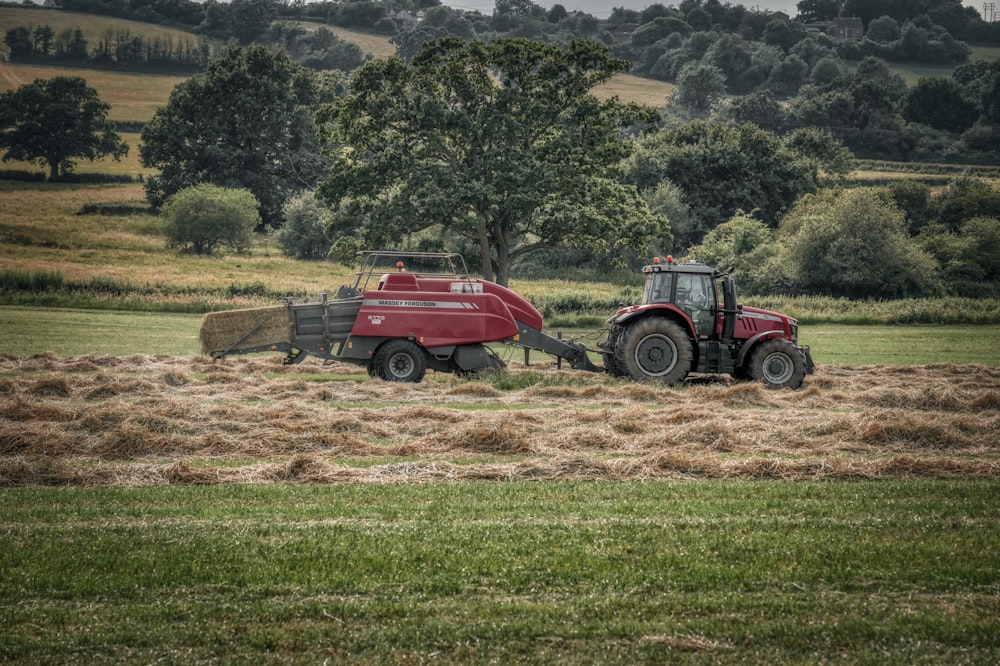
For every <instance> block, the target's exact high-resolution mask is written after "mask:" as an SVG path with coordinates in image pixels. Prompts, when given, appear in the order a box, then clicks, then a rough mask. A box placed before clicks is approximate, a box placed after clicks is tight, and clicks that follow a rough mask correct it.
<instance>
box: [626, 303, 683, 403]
mask: <svg viewBox="0 0 1000 666" xmlns="http://www.w3.org/2000/svg"><path fill="white" fill-rule="evenodd" d="M693 357H694V353H693V351H692V349H691V339H690V338H689V337H688V335H687V333H685V332H684V329H682V328H681V327H680V326H678V325H677V324H676V323H674V322H672V321H670V320H669V319H664V318H662V317H654V318H651V319H643V320H642V321H639V322H636V323H635V324H633V325H632V326H629V327H628V328H627V329H625V332H624V333H622V335H621V337H620V338H619V341H618V344H617V345H616V347H615V365H616V366H617V367H618V368H619V369H621V370H624V371H625V372H627V373H628V374H629V376H630V377H632V378H633V379H638V380H640V381H643V380H647V379H655V380H657V381H660V382H663V383H664V384H666V385H668V386H673V385H674V384H676V383H677V382H679V381H682V380H683V379H684V378H685V377H687V376H688V373H689V372H691V363H692V359H693Z"/></svg>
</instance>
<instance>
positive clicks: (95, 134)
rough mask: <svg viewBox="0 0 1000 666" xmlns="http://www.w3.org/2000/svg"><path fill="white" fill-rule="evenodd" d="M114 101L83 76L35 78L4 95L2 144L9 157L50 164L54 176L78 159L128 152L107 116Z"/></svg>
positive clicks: (0, 110) (118, 156)
mask: <svg viewBox="0 0 1000 666" xmlns="http://www.w3.org/2000/svg"><path fill="white" fill-rule="evenodd" d="M110 109H111V105H109V104H107V103H106V102H102V101H101V100H100V98H99V97H98V96H97V91H96V90H94V89H93V88H91V87H90V86H88V85H87V82H86V81H85V80H84V79H83V78H81V77H79V76H56V77H53V78H51V79H48V80H44V79H36V80H35V81H34V82H33V83H28V84H25V85H23V86H21V87H20V88H18V89H17V90H9V91H7V92H5V93H3V94H0V149H4V150H6V151H7V152H6V154H5V155H4V157H3V159H4V161H8V160H23V161H26V162H37V163H40V164H48V166H49V179H50V180H57V179H58V178H59V177H60V176H61V175H64V174H66V173H68V172H70V171H72V170H73V165H74V161H73V158H83V159H87V160H96V159H99V158H101V157H104V156H106V155H110V156H111V157H113V158H114V159H116V160H118V159H121V158H122V157H124V156H125V155H127V154H128V144H127V143H125V142H124V141H122V138H121V137H120V136H119V135H118V133H117V132H116V131H115V126H114V123H112V122H111V121H109V120H108V111H109V110H110Z"/></svg>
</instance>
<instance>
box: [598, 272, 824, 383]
mask: <svg viewBox="0 0 1000 666" xmlns="http://www.w3.org/2000/svg"><path fill="white" fill-rule="evenodd" d="M642 272H643V274H644V275H645V278H646V279H645V284H644V287H643V293H642V301H641V302H640V303H638V304H636V305H631V306H628V307H622V308H620V309H619V310H618V312H616V313H615V315H614V316H613V317H611V319H609V320H608V325H609V331H608V337H607V340H606V341H605V342H604V343H603V344H602V345H601V353H602V356H603V358H604V366H605V369H606V370H607V371H608V372H609V373H610V374H612V375H616V376H620V377H631V378H633V379H637V380H650V379H652V380H658V381H661V382H664V383H666V384H675V383H677V382H679V381H682V380H683V379H684V378H686V377H687V376H688V374H689V373H692V372H694V373H707V374H713V373H714V374H720V373H728V374H730V375H732V376H733V377H735V378H737V379H749V380H755V381H760V382H762V383H764V384H765V385H766V386H767V387H769V388H773V389H778V388H792V389H796V388H799V387H800V386H801V385H802V381H803V378H804V376H805V375H807V374H811V373H812V372H813V370H814V364H813V361H812V356H811V355H810V353H809V348H808V347H804V346H801V345H799V344H798V328H799V325H798V321H796V320H795V319H793V318H792V317H789V316H787V315H784V314H781V313H778V312H770V311H768V310H762V309H759V308H752V307H745V306H743V305H741V304H739V303H737V300H736V283H735V281H734V280H733V277H732V271H731V270H730V271H726V272H720V271H718V270H716V269H714V268H712V267H711V266H707V265H705V264H700V263H695V262H688V263H675V262H674V260H673V257H667V258H666V261H660V260H659V258H657V259H654V262H653V264H651V265H648V266H645V267H643V269H642Z"/></svg>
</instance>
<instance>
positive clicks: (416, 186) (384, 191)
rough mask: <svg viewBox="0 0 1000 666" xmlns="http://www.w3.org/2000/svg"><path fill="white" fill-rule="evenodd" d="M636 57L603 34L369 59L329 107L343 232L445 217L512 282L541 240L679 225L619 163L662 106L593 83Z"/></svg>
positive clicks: (458, 44) (417, 224) (488, 268)
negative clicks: (607, 95) (598, 89)
mask: <svg viewBox="0 0 1000 666" xmlns="http://www.w3.org/2000/svg"><path fill="white" fill-rule="evenodd" d="M626 67H627V63H625V62H624V61H622V60H617V59H615V58H612V57H611V56H610V55H609V52H608V49H607V48H606V47H604V46H603V45H600V44H597V43H596V42H591V41H586V40H578V41H574V42H572V43H571V44H570V45H569V46H568V47H567V48H566V49H561V48H558V47H555V46H551V45H546V44H542V43H540V42H534V41H529V40H525V39H519V38H501V39H497V40H495V41H493V42H490V43H483V42H476V41H474V42H464V41H461V40H459V39H456V38H446V39H442V40H438V41H433V42H430V43H428V44H426V45H425V46H424V47H423V48H422V49H421V50H420V51H419V52H418V53H417V54H416V55H415V56H414V57H413V59H412V61H411V62H410V64H407V63H405V62H404V61H403V60H401V59H399V58H391V59H389V60H384V61H374V62H371V63H368V64H366V65H365V66H364V67H362V68H361V69H359V70H357V71H356V72H355V74H354V76H353V78H352V88H351V91H352V92H351V94H349V95H348V96H346V97H344V98H342V99H340V100H338V101H336V102H334V103H333V104H332V105H330V106H329V107H327V108H325V109H324V110H322V111H321V112H320V114H319V118H320V122H321V128H322V130H323V136H324V141H325V145H326V148H327V149H328V151H329V153H330V156H331V157H332V159H333V166H332V168H331V170H330V173H329V176H328V177H327V178H326V180H325V181H324V182H323V183H322V185H321V188H320V191H321V194H322V196H323V197H324V198H325V200H326V201H327V202H328V203H329V204H330V205H331V208H333V209H334V210H335V212H336V219H337V220H338V221H337V222H336V223H335V224H334V225H332V227H331V230H330V234H331V236H332V237H334V238H335V240H336V241H339V246H340V247H342V248H344V247H346V248H348V249H349V248H350V247H351V242H350V240H351V239H354V240H355V242H356V243H359V244H363V245H366V246H371V247H377V246H380V245H384V244H388V243H396V242H399V241H401V240H402V239H404V238H407V237H411V236H412V235H413V234H417V233H419V232H421V231H423V230H426V229H429V228H432V227H434V228H438V229H440V230H442V232H443V233H442V235H443V236H444V237H450V238H452V239H454V240H455V242H458V241H463V242H465V243H468V244H471V245H472V246H473V247H474V248H475V250H476V252H477V254H478V259H479V263H480V265H481V270H482V272H483V275H484V277H486V278H487V279H495V280H496V281H497V282H499V283H501V284H506V282H507V281H508V279H509V276H510V268H511V265H512V263H513V262H514V261H515V260H516V259H518V258H519V257H522V256H524V255H526V254H528V253H530V252H532V251H535V250H538V249H543V248H561V247H578V248H589V249H592V250H596V251H602V252H610V251H612V250H615V249H619V248H621V249H624V248H634V249H637V250H640V251H641V250H644V249H645V246H646V245H647V244H648V243H649V242H651V240H653V239H654V238H656V237H658V236H660V235H661V234H663V233H669V232H668V230H666V225H665V220H662V219H658V218H657V217H656V216H654V215H653V214H652V213H650V211H649V208H648V207H647V205H646V203H645V201H643V199H642V198H641V197H640V196H639V195H638V193H637V192H636V190H635V188H633V187H629V186H625V185H622V184H620V182H619V181H618V180H617V179H616V176H617V175H618V172H617V165H618V164H619V163H620V162H621V160H622V159H623V158H624V157H625V156H627V155H628V153H629V152H630V150H631V147H632V142H631V141H628V140H623V138H622V133H623V131H625V130H627V129H628V128H631V127H633V126H635V125H637V124H648V125H652V124H654V123H655V122H656V120H657V119H658V114H657V113H656V112H655V111H653V110H651V109H644V108H642V107H639V106H636V105H632V104H623V103H620V102H619V101H618V100H617V99H611V100H608V101H599V100H597V99H596V98H595V97H594V96H593V95H591V94H590V90H591V89H592V88H593V87H594V86H596V85H597V84H599V83H602V82H604V81H607V80H608V79H609V78H610V77H611V76H612V75H613V74H615V73H616V72H621V71H625V69H626ZM345 240H346V242H345ZM335 247H336V245H335Z"/></svg>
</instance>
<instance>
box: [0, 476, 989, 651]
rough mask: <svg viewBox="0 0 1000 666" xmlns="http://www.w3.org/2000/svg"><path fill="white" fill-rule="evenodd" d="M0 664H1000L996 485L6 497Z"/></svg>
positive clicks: (94, 492)
mask: <svg viewBox="0 0 1000 666" xmlns="http://www.w3.org/2000/svg"><path fill="white" fill-rule="evenodd" d="M0 492H2V498H3V507H4V509H3V510H2V514H0V516H2V517H0V523H2V524H0V546H2V547H0V563H2V566H0V572H2V573H0V603H2V612H3V616H4V631H3V632H2V633H0V657H2V658H3V659H4V660H5V661H8V662H19V663H27V662H31V663H37V662H40V661H41V662H66V661H76V660H82V661H106V660H128V661H142V662H152V661H156V660H166V661H184V662H188V663H194V662H202V661H228V662H233V661H239V662H255V663H256V662H265V663H267V662H278V661H282V662H286V661H293V662H311V663H315V662H319V661H324V660H327V659H329V660H332V661H345V660H348V659H350V660H353V661H358V662H361V663H385V662H421V661H427V660H434V661H439V662H442V663H469V662H487V661H490V662H497V661H499V662H506V663H510V662H545V663H553V662H555V663H593V662H595V661H599V662H604V663H664V662H678V663H704V662H709V661H710V662H713V663H736V662H746V661H749V662H752V663H763V662H768V661H771V662H774V661H777V662H780V663H817V662H822V661H835V662H842V663H843V662H850V663H942V662H948V663H991V662H995V661H996V660H997V658H998V657H1000V631H997V629H998V628H1000V626H998V620H997V618H998V617H1000V614H998V611H1000V608H998V585H1000V577H998V570H997V568H996V562H997V556H998V553H1000V551H998V549H1000V524H998V516H997V513H996V511H995V507H996V506H997V503H998V502H1000V485H998V484H996V483H995V482H932V481H925V482H916V483H912V482H885V483H780V482H745V481H739V482H701V483H684V482H681V483H670V482H666V483H665V482H651V483H605V482H548V483H531V482H527V483H511V484H495V483H457V484H452V483H439V484H430V485H420V484H416V485H394V486H377V485H365V486H333V487H331V486H295V485H278V486H266V487H250V486H239V485H236V486H224V487H212V488H200V487H197V486H195V487H186V488H176V487H159V488H141V489H127V488H116V489H87V488H75V489H71V490H52V489H8V490H3V491H0Z"/></svg>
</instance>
